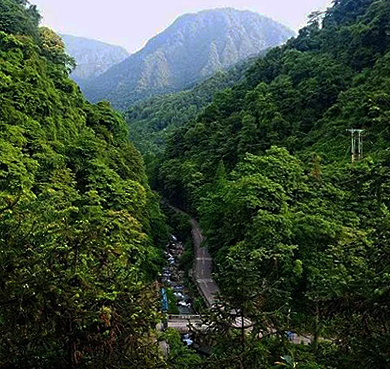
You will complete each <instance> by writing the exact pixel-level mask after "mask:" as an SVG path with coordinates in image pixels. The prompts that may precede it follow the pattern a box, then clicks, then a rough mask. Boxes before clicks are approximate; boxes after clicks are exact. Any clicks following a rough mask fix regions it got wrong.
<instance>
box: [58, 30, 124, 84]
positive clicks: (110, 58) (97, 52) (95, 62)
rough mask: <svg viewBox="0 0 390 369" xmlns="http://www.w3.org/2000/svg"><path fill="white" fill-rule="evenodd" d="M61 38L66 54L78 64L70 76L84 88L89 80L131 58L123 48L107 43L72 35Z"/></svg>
mask: <svg viewBox="0 0 390 369" xmlns="http://www.w3.org/2000/svg"><path fill="white" fill-rule="evenodd" d="M61 38H62V39H63V41H64V43H65V47H66V52H67V53H68V54H69V55H70V56H71V57H72V58H74V59H75V61H76V64H77V66H76V68H75V69H74V71H73V72H72V74H71V75H70V76H71V78H72V79H73V80H74V81H75V82H77V83H78V84H79V85H80V86H81V87H82V88H83V86H84V85H85V84H86V83H87V81H88V80H91V79H93V78H95V77H97V76H100V75H101V74H103V73H104V72H105V71H107V70H108V69H110V68H111V67H112V66H113V65H115V64H118V63H120V62H122V61H123V60H125V59H126V58H127V57H128V56H129V53H128V52H127V51H126V50H125V49H124V48H123V47H120V46H115V45H110V44H107V43H105V42H101V41H96V40H91V39H88V38H84V37H76V36H71V35H61Z"/></svg>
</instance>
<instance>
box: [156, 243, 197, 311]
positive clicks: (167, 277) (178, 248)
mask: <svg viewBox="0 0 390 369" xmlns="http://www.w3.org/2000/svg"><path fill="white" fill-rule="evenodd" d="M183 252H184V246H183V244H182V242H180V241H179V240H178V239H177V238H176V237H175V236H173V235H171V236H170V240H169V242H168V245H167V248H166V251H165V256H166V258H167V261H168V265H167V266H166V267H165V268H164V269H163V272H162V277H161V282H162V285H163V286H164V287H166V288H167V289H168V290H171V291H172V293H173V296H174V299H173V301H174V303H175V304H176V306H177V309H178V311H179V314H180V315H191V314H194V310H193V300H192V298H191V296H190V294H189V290H188V288H187V287H186V286H185V283H184V280H185V278H184V277H185V276H184V271H183V270H181V269H180V258H181V256H182V255H183ZM171 303H172V299H171ZM172 310H174V309H172V306H171V307H170V311H172Z"/></svg>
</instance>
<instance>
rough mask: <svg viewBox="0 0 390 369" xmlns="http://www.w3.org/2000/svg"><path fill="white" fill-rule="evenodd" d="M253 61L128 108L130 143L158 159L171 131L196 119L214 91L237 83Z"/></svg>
mask: <svg viewBox="0 0 390 369" xmlns="http://www.w3.org/2000/svg"><path fill="white" fill-rule="evenodd" d="M252 62H254V59H250V60H246V61H244V62H240V63H238V64H236V65H235V66H233V67H231V68H229V69H228V70H226V71H219V72H217V73H215V74H214V75H213V76H212V77H209V78H207V79H206V80H205V81H202V82H200V83H199V84H197V85H195V87H193V88H192V89H189V90H185V91H180V92H176V93H172V94H166V95H161V96H155V97H152V98H150V99H147V100H145V101H141V102H139V103H137V104H135V105H133V106H131V107H130V108H129V109H128V110H127V111H126V112H125V119H126V122H127V125H128V127H129V132H130V140H131V141H132V142H134V144H135V145H136V147H137V148H138V149H139V150H140V152H141V153H142V154H143V155H144V157H146V156H148V157H151V156H160V155H161V154H162V153H163V151H164V149H165V140H166V138H167V137H169V135H170V134H171V133H172V131H173V130H175V129H176V128H178V127H181V126H183V125H184V124H186V123H187V122H189V121H190V120H192V119H195V118H196V116H197V115H198V114H199V113H200V112H201V111H202V110H203V109H204V108H205V107H206V106H207V105H208V104H210V103H211V101H212V98H213V95H214V94H215V93H216V92H218V91H220V90H224V89H225V88H228V87H232V86H233V85H234V84H235V83H237V82H238V81H239V80H240V79H241V78H242V77H243V75H244V73H245V71H246V70H247V69H248V67H249V65H250V64H251V63H252Z"/></svg>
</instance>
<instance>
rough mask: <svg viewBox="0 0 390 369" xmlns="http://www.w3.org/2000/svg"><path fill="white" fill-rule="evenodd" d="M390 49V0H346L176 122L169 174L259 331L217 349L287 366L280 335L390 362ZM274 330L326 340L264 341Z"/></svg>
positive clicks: (309, 351) (300, 361) (316, 356)
mask: <svg viewBox="0 0 390 369" xmlns="http://www.w3.org/2000/svg"><path fill="white" fill-rule="evenodd" d="M389 61H390V2H389V1H388V0H337V1H334V2H333V5H332V7H331V8H330V9H328V11H326V12H325V13H324V14H318V13H317V14H313V16H312V18H311V19H310V22H309V24H308V26H307V27H305V28H303V29H302V30H301V31H300V32H299V36H298V37H297V38H295V39H293V40H291V41H289V42H288V43H287V44H286V45H285V46H283V47H278V48H275V49H273V50H271V51H270V52H269V53H268V54H267V55H266V56H265V57H264V58H262V59H259V60H258V61H257V62H256V63H255V65H253V66H252V67H251V68H250V69H249V70H248V72H247V74H246V78H245V79H244V80H242V81H240V82H239V83H238V84H236V85H235V86H234V87H232V88H228V89H226V90H224V91H222V92H220V93H219V94H217V95H216V96H215V98H214V99H213V102H212V104H211V105H209V106H208V107H207V108H206V109H205V111H204V112H203V113H202V114H201V115H200V116H199V117H198V118H197V119H195V120H193V121H190V122H189V123H187V124H186V125H185V126H184V127H181V128H178V129H177V130H175V132H174V133H173V134H172V135H171V137H170V139H169V141H168V144H167V148H166V151H165V155H164V162H163V165H162V167H161V170H160V177H159V180H158V181H156V183H158V184H159V185H160V186H161V189H162V191H163V192H164V194H165V196H166V197H168V198H169V199H170V200H171V201H172V202H173V201H175V202H176V203H177V204H179V206H181V207H186V208H187V209H189V210H190V211H192V212H194V213H195V214H196V215H197V216H198V217H199V219H200V224H201V227H202V229H203V230H204V233H205V235H206V237H207V240H208V245H209V250H210V252H211V254H212V256H213V257H214V260H215V271H216V272H217V273H216V277H217V279H218V282H219V285H220V287H221V291H222V294H223V296H224V301H225V304H226V305H227V306H228V307H229V308H225V311H239V312H240V314H241V316H245V317H249V318H250V320H251V322H252V324H253V331H254V332H255V334H254V335H253V336H252V338H253V339H252V340H251V338H250V337H247V338H245V337H244V336H242V337H239V336H238V335H237V334H235V332H234V331H233V330H231V331H232V332H231V334H230V335H229V334H228V333H227V332H226V330H224V328H223V327H221V328H220V332H222V333H223V334H224V337H226V339H225V341H224V342H223V343H221V341H219V342H218V344H217V346H216V347H215V349H214V353H215V359H216V362H217V361H218V359H219V360H222V361H223V360H224V361H223V362H224V363H228V362H229V359H230V362H231V366H229V367H230V368H242V367H245V368H258V367H264V368H270V367H274V366H272V364H271V363H268V366H267V364H265V361H266V359H265V358H266V357H267V354H268V353H269V352H270V350H271V351H272V347H275V346H273V345H277V343H276V342H279V344H280V345H286V346H284V347H285V348H286V349H285V350H281V352H283V353H284V354H283V355H284V356H282V357H281V359H276V358H275V360H274V362H275V361H277V363H278V364H279V365H280V366H281V367H282V366H283V367H302V368H327V369H330V368H338V369H349V368H352V367H354V368H357V369H364V368H388V367H389V357H390V324H388V322H389V321H390V320H389V319H390V288H389V280H390V248H389V240H390V196H389V194H390V192H389V188H390V155H389V153H390V144H389V142H390V68H389V65H390V64H389ZM351 128H356V129H362V130H364V131H363V141H364V157H363V158H362V160H356V161H354V162H353V163H351V137H350V132H347V130H348V129H351ZM216 314H221V310H219V311H218V312H217V313H216ZM215 320H217V318H215V317H214V321H215ZM384 322H386V323H384ZM214 327H215V329H217V327H218V325H217V324H216V325H215V326H214ZM271 330H272V331H273V332H286V331H288V332H297V333H298V334H301V333H305V334H306V335H307V336H308V337H311V339H312V341H313V344H312V345H311V346H308V347H307V348H306V349H304V348H303V347H298V346H297V345H289V347H288V344H287V343H286V339H284V338H283V337H284V334H281V335H280V338H278V337H277V335H278V334H279V333H276V334H275V337H274V341H273V344H269V342H268V343H267V341H266V340H263V339H261V340H260V341H261V342H260V343H259V340H258V337H259V336H260V337H264V336H269V332H270V331H271ZM210 334H212V332H211V333H210ZM289 335H290V333H289ZM320 337H324V338H325V340H321V339H320ZM215 339H216V340H217V337H216V338H215ZM245 339H247V340H246V341H245ZM222 341H223V339H222ZM287 347H288V348H287ZM259 352H262V353H265V354H264V355H259V356H256V355H257V353H259ZM281 355H282V354H281ZM237 357H239V359H237ZM235 360H236V361H235ZM277 363H275V364H277Z"/></svg>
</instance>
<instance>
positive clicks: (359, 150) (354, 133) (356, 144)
mask: <svg viewBox="0 0 390 369" xmlns="http://www.w3.org/2000/svg"><path fill="white" fill-rule="evenodd" d="M347 132H351V157H352V163H354V162H355V161H360V160H361V159H362V158H363V137H362V133H363V132H364V130H363V129H355V128H352V129H347Z"/></svg>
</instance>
